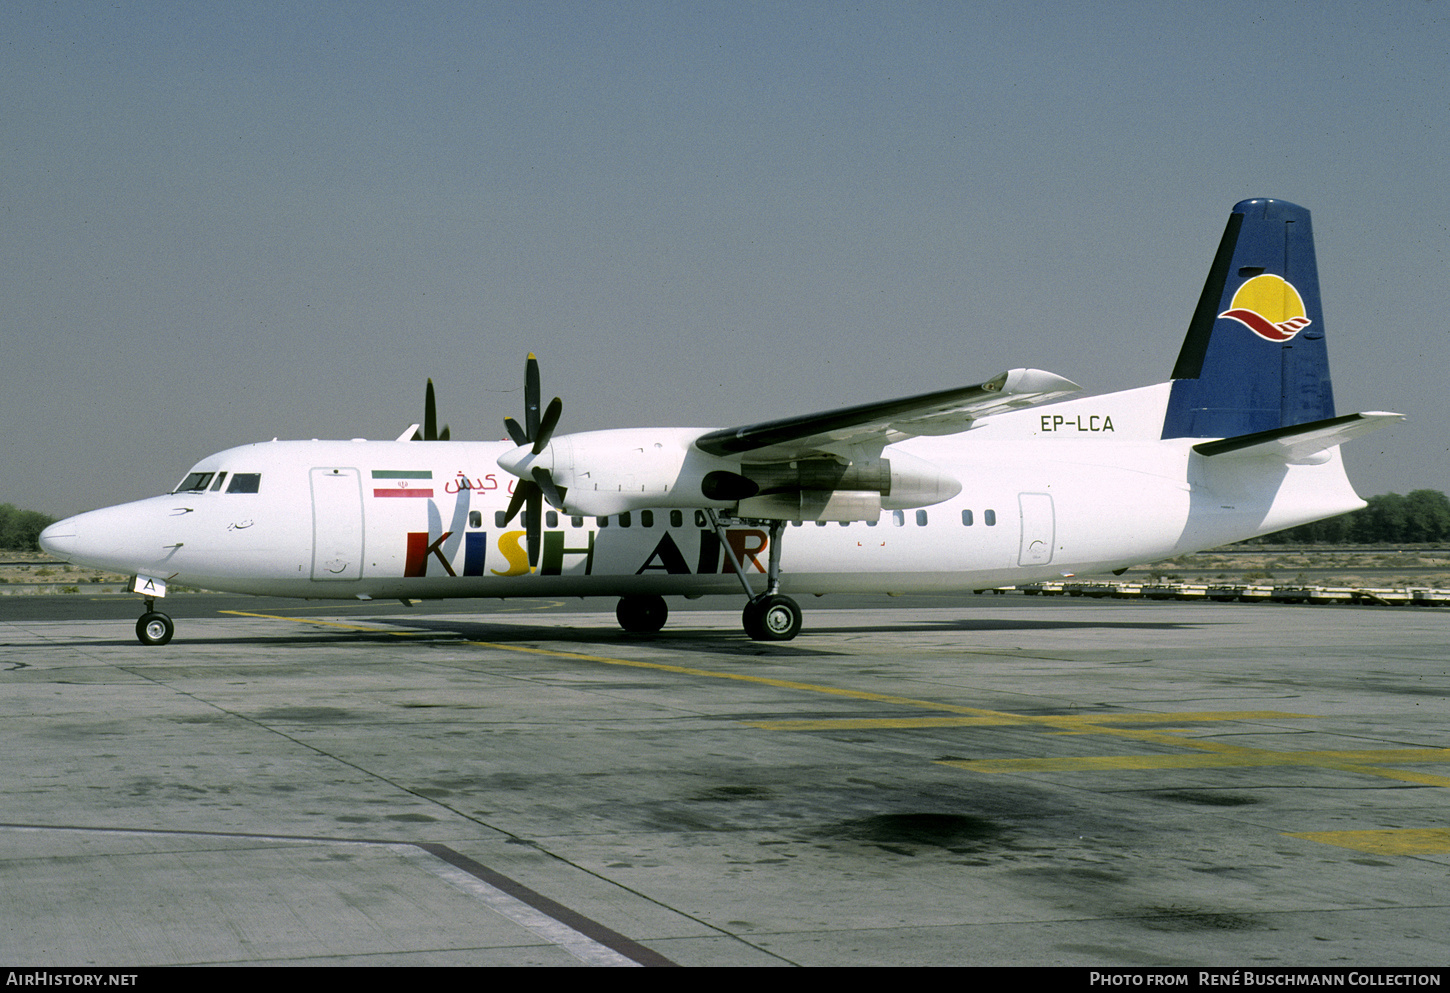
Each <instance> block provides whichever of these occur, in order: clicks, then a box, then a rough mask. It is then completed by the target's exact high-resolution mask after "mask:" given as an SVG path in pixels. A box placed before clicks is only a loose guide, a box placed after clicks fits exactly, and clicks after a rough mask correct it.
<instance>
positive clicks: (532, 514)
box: [524, 485, 544, 569]
mask: <svg viewBox="0 0 1450 993" xmlns="http://www.w3.org/2000/svg"><path fill="white" fill-rule="evenodd" d="M528 502H529V509H528V519H527V520H526V521H524V527H525V528H527V529H528V538H527V541H528V547H529V568H531V569H532V568H533V567H534V566H536V565H538V564H539V545H540V543H541V540H542V539H541V537H540V536H541V535H542V534H543V531H544V522H543V517H544V494H543V493H542V492H540V490H539V487H538V486H537V485H531V486H529V494H528Z"/></svg>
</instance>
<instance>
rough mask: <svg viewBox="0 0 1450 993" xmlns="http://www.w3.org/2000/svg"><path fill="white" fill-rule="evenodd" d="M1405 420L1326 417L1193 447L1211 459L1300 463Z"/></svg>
mask: <svg viewBox="0 0 1450 993" xmlns="http://www.w3.org/2000/svg"><path fill="white" fill-rule="evenodd" d="M1404 419H1405V417H1404V415H1403V414H1392V413H1388V412H1387V411H1382V410H1372V411H1368V412H1366V413H1363V414H1345V415H1344V416H1343V417H1329V418H1325V419H1324V420H1322V421H1311V422H1309V423H1308V424H1292V425H1290V426H1288V427H1282V428H1272V429H1270V430H1268V431H1256V432H1254V433H1253V434H1241V435H1239V436H1238V437H1236V438H1224V439H1222V440H1220V441H1205V442H1202V443H1200V444H1197V445H1194V446H1193V450H1194V451H1195V452H1198V453H1199V454H1200V455H1206V456H1209V457H1210V458H1214V457H1222V456H1241V457H1271V458H1278V459H1283V460H1284V461H1285V462H1302V461H1304V460H1306V459H1311V458H1313V457H1314V456H1315V455H1318V454H1319V453H1320V452H1323V451H1327V450H1328V449H1330V448H1333V447H1334V446H1335V445H1339V444H1343V443H1344V442H1346V441H1348V440H1349V439H1351V438H1357V437H1359V436H1360V435H1362V434H1369V433H1370V432H1371V431H1378V430H1379V429H1380V428H1384V427H1389V426H1390V425H1391V424H1395V423H1397V422H1399V421H1402V420H1404Z"/></svg>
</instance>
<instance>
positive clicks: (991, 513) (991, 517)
mask: <svg viewBox="0 0 1450 993" xmlns="http://www.w3.org/2000/svg"><path fill="white" fill-rule="evenodd" d="M982 520H983V521H985V522H986V524H987V527H989V528H994V527H996V526H997V512H996V511H995V510H984V511H982Z"/></svg>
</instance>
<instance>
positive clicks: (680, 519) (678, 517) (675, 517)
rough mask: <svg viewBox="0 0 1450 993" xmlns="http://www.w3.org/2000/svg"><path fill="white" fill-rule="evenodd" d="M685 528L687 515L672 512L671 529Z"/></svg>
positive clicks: (675, 511) (676, 511)
mask: <svg viewBox="0 0 1450 993" xmlns="http://www.w3.org/2000/svg"><path fill="white" fill-rule="evenodd" d="M684 526H685V515H684V514H683V513H682V512H681V511H678V510H672V511H670V527H672V528H679V527H684Z"/></svg>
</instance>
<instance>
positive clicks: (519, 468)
mask: <svg viewBox="0 0 1450 993" xmlns="http://www.w3.org/2000/svg"><path fill="white" fill-rule="evenodd" d="M563 410H564V401H562V400H560V399H559V398H558V397H555V398H554V399H553V400H550V401H549V406H548V407H547V408H546V409H545V410H544V412H543V414H542V415H541V414H540V413H539V360H538V359H537V358H535V357H534V353H533V352H530V353H529V358H528V362H527V364H526V365H525V366H524V423H523V425H522V426H520V424H519V422H518V421H516V420H514V419H513V418H512V417H505V418H504V419H503V426H504V427H505V428H506V429H508V433H509V437H510V438H512V439H513V440H514V444H516V445H518V446H519V448H524V447H526V446H527V447H528V449H529V450H528V451H527V452H519V451H517V450H515V451H513V452H510V453H509V454H508V455H505V456H504V457H503V458H501V459H499V465H501V466H502V467H503V468H505V469H507V470H508V471H509V472H511V473H513V474H514V475H516V476H518V477H519V481H518V483H517V484H516V485H515V486H514V495H513V498H512V499H511V500H509V506H508V512H507V513H506V514H505V515H504V523H505V524H507V523H508V522H509V521H511V520H513V519H514V518H515V517H516V516H517V515H518V512H519V511H520V510H521V509H522V510H527V511H528V512H527V514H525V516H524V527H525V529H526V530H527V532H528V551H529V565H530V566H536V565H538V564H539V545H540V542H541V539H540V534H541V532H542V518H543V509H544V507H543V502H544V501H545V500H548V501H549V505H550V506H552V507H562V506H563V505H564V489H563V488H562V487H560V486H557V485H556V484H555V483H554V477H553V475H552V474H551V473H550V472H549V470H548V469H547V468H545V467H544V466H542V465H530V463H531V462H532V461H533V458H534V457H535V456H538V455H542V454H543V453H544V450H545V449H546V448H548V447H549V438H550V437H551V436H552V435H553V434H554V428H555V427H556V426H558V424H559V415H560V414H561V413H562V412H563ZM525 472H527V475H525Z"/></svg>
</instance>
